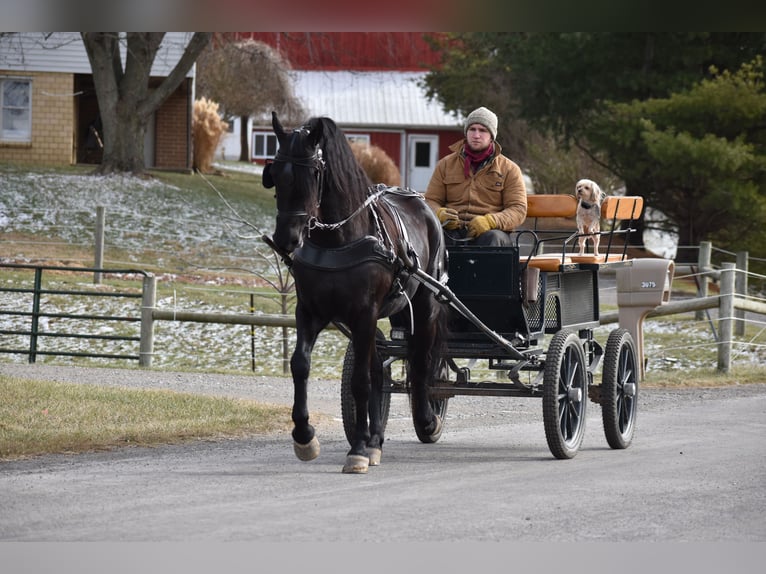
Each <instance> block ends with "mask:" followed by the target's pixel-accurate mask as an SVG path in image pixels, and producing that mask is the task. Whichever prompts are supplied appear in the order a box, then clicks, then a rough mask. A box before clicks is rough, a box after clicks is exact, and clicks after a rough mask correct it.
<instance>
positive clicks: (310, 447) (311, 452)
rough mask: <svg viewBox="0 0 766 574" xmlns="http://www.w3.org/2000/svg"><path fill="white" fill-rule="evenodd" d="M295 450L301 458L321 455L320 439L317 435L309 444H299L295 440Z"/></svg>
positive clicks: (305, 458)
mask: <svg viewBox="0 0 766 574" xmlns="http://www.w3.org/2000/svg"><path fill="white" fill-rule="evenodd" d="M293 450H294V451H295V456H297V457H298V459H299V460H304V461H309V460H314V459H315V458H316V457H318V456H319V441H318V440H317V437H313V438H312V439H311V440H310V441H309V443H308V444H299V443H297V442H295V441H293Z"/></svg>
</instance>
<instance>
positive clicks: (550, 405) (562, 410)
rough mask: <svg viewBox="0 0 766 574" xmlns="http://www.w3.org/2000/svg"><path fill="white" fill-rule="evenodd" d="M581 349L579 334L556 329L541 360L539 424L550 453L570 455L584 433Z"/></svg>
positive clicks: (561, 456) (584, 377) (584, 381)
mask: <svg viewBox="0 0 766 574" xmlns="http://www.w3.org/2000/svg"><path fill="white" fill-rule="evenodd" d="M587 398H588V392H587V373H586V370H585V352H584V351H583V347H582V343H581V342H580V339H579V337H578V336H577V335H576V334H575V333H573V332H571V331H567V330H562V331H559V332H557V333H556V334H555V335H554V336H553V339H552V340H551V344H550V346H549V347H548V352H547V354H546V359H545V371H544V374H543V423H544V424H545V438H546V440H547V441H548V448H549V449H550V451H551V453H552V454H553V456H555V457H556V458H559V459H567V458H572V457H574V456H575V455H576V454H577V450H578V449H579V448H580V444H582V439H583V435H584V434H585V409H586V404H587V402H588V401H587Z"/></svg>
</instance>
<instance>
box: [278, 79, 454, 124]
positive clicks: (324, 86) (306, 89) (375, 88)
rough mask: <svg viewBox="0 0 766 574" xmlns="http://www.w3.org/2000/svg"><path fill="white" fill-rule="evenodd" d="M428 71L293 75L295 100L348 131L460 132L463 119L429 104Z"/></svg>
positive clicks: (311, 112)
mask: <svg viewBox="0 0 766 574" xmlns="http://www.w3.org/2000/svg"><path fill="white" fill-rule="evenodd" d="M425 74H426V73H425V72H396V71H376V72H357V71H292V72H290V75H291V76H292V77H293V79H294V89H295V94H296V96H297V97H298V98H299V99H300V100H301V101H302V102H303V104H304V106H305V107H306V109H307V111H308V113H309V114H310V115H312V116H327V117H330V118H332V119H333V120H334V121H335V123H337V124H338V125H340V126H342V127H344V128H353V127H364V128H401V127H404V126H406V127H407V128H410V129H419V128H423V129H455V130H461V129H462V126H461V122H460V118H458V117H456V116H454V115H453V114H452V113H449V112H445V111H444V110H443V109H442V107H441V105H440V104H439V103H438V102H435V101H429V100H428V98H427V97H426V93H425V90H424V89H423V88H421V87H420V86H419V85H418V81H419V80H421V79H422V78H423V77H425Z"/></svg>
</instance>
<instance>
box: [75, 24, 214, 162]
mask: <svg viewBox="0 0 766 574" xmlns="http://www.w3.org/2000/svg"><path fill="white" fill-rule="evenodd" d="M211 35H212V34H211V33H210V32H195V33H194V35H193V36H192V38H191V40H190V41H189V43H188V45H187V46H186V48H185V50H184V53H183V55H182V56H181V58H180V59H179V60H178V62H177V63H176V65H175V66H174V68H173V70H172V71H171V72H170V74H169V75H168V76H167V77H165V78H164V79H163V80H162V81H161V82H160V84H159V85H157V86H156V87H152V86H150V82H149V78H150V74H151V70H152V65H153V63H154V60H155V58H156V57H157V53H158V51H159V48H160V45H161V43H162V40H163V38H164V37H165V32H127V33H124V34H121V33H119V32H82V33H81V36H82V41H83V44H84V45H85V50H86V52H87V53H88V59H89V60H90V65H91V70H92V72H93V83H94V85H95V89H96V97H97V98H98V107H99V111H100V113H101V122H102V125H103V143H104V156H103V161H102V163H101V166H100V167H99V169H98V171H99V172H100V173H111V172H132V173H142V172H143V171H144V170H145V169H146V166H145V164H144V134H145V133H146V128H147V125H148V123H149V120H150V118H151V116H152V114H153V113H154V112H155V111H156V110H157V109H158V108H159V107H160V105H162V103H163V102H164V101H165V100H166V99H167V98H168V97H169V96H170V95H171V94H172V93H173V92H174V91H175V90H176V89H177V88H178V86H179V85H181V82H183V80H184V78H185V77H186V75H187V73H188V72H189V70H190V69H191V67H192V66H193V65H194V62H195V61H196V59H197V57H198V56H199V54H200V52H202V50H203V49H204V48H205V46H207V44H208V43H209V41H210V37H211ZM123 41H124V42H126V45H127V49H126V50H125V62H124V64H123V62H122V56H121V52H120V43H121V42H123Z"/></svg>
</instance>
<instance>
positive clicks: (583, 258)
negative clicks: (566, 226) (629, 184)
mask: <svg viewBox="0 0 766 574" xmlns="http://www.w3.org/2000/svg"><path fill="white" fill-rule="evenodd" d="M643 206H644V198H643V197H641V196H635V195H628V196H616V195H610V196H607V197H606V198H605V199H604V201H603V203H602V204H601V218H602V220H605V221H607V222H609V223H610V224H611V229H616V228H617V222H618V221H625V220H627V221H634V220H636V219H637V218H638V217H639V216H640V215H641V211H642V209H643ZM576 213H577V200H576V199H575V197H574V196H573V195H567V194H540V195H529V196H527V221H529V220H530V219H533V220H534V221H533V222H532V225H531V229H532V230H533V231H535V232H538V230H539V225H538V224H539V221H538V220H539V219H540V218H566V219H570V218H574V217H575V216H576ZM528 227H529V226H528ZM541 233H542V232H541ZM602 234H603V235H606V238H604V239H602V247H604V248H605V253H603V254H601V255H599V256H598V257H597V256H596V255H594V254H586V255H576V254H574V253H572V254H569V253H566V252H565V251H564V250H563V249H562V251H561V253H556V254H554V253H551V254H542V255H532V256H531V257H530V258H529V261H528V265H529V266H530V267H533V268H537V269H539V270H540V271H560V270H561V269H562V268H566V266H569V265H577V264H579V263H586V264H603V263H610V262H614V261H622V260H624V259H625V256H624V253H611V239H612V234H611V233H604V232H602ZM575 237H576V233H575V234H573V235H570V236H569V237H567V238H565V245H566V242H569V241H571V240H573V239H574V238H575ZM558 239H562V238H561V237H559V238H558ZM544 242H545V239H541V240H540V243H544ZM572 243H574V242H573V241H572ZM604 243H606V245H604ZM562 266H563V267H562Z"/></svg>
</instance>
